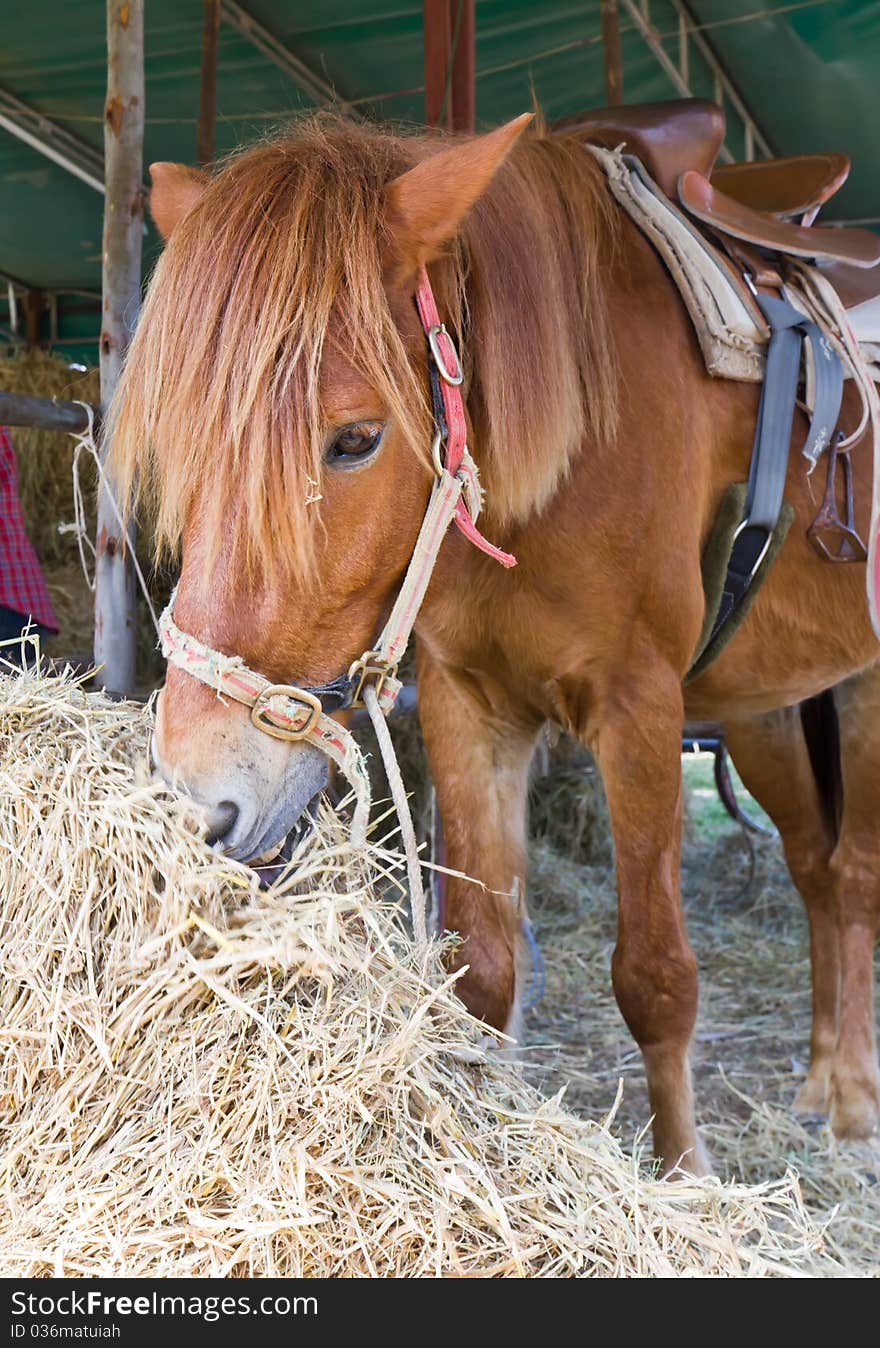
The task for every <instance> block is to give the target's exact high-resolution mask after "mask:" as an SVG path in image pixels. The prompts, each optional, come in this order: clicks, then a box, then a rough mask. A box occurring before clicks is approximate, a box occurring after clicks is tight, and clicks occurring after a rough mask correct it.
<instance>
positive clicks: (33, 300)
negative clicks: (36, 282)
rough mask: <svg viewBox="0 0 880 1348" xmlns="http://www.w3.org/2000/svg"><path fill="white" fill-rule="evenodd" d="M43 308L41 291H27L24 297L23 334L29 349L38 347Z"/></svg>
mask: <svg viewBox="0 0 880 1348" xmlns="http://www.w3.org/2000/svg"><path fill="white" fill-rule="evenodd" d="M43 307H44V300H43V292H42V290H28V291H27V293H26V294H25V297H24V333H25V341H26V342H27V345H28V346H29V347H35V346H39V345H40V329H41V327H42V318H43Z"/></svg>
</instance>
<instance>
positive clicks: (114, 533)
mask: <svg viewBox="0 0 880 1348" xmlns="http://www.w3.org/2000/svg"><path fill="white" fill-rule="evenodd" d="M143 140H144V6H143V0H107V102H106V105H105V108H104V180H105V185H106V195H105V198H104V242H103V257H104V272H103V322H102V325H101V342H100V352H101V406H102V408H103V409H104V411H105V412H106V409H107V407H108V405H109V403H110V399H111V398H112V397H113V392H114V390H115V388H116V384H117V382H118V380H119V371H120V369H121V366H122V359H123V357H124V355H125V349H126V347H127V345H128V340H129V337H130V336H131V332H132V329H133V328H134V325H135V322H136V321H137V315H138V309H139V307H140V293H141V245H142V237H143V215H144V202H143V188H142V180H143V164H142V160H143ZM133 550H134V538H133V537H132V536H129V538H128V539H127V540H124V539H123V537H122V530H121V528H120V525H119V521H118V519H117V516H116V511H115V509H114V507H113V501H112V498H111V496H110V494H109V492H108V490H107V489H106V487H104V485H103V484H102V485H101V487H100V489H99V492H98V537H97V541H96V558H95V662H96V663H97V664H99V665H103V669H102V670H101V672H100V674H99V675H98V679H99V681H100V683H101V685H102V686H103V687H104V688H107V689H108V690H109V691H111V692H114V693H130V692H132V691H133V689H134V656H135V588H134V569H133V567H132V565H131V560H130V552H133Z"/></svg>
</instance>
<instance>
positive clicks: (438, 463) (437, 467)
mask: <svg viewBox="0 0 880 1348" xmlns="http://www.w3.org/2000/svg"><path fill="white" fill-rule="evenodd" d="M444 443H445V441H444V438H443V432H442V431H441V430H438V431H437V433H436V435H435V436H434V443H433V445H432V446H431V458H432V460H433V462H434V472H435V473H436V474H437V476H438V477H442V476H443V474H444V473H445V472H446V468H445V466H444V463H443V460H442V459H441V457H440V446H441V445H442V444H444Z"/></svg>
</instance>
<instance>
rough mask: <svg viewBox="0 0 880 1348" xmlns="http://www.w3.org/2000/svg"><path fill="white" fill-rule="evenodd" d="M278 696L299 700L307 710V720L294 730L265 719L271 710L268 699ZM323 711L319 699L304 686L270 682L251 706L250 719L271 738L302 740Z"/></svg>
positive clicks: (311, 729)
mask: <svg viewBox="0 0 880 1348" xmlns="http://www.w3.org/2000/svg"><path fill="white" fill-rule="evenodd" d="M278 696H281V697H289V698H292V699H293V701H294V702H299V703H300V704H301V705H302V707H303V708H304V710H306V711H308V713H309V715H308V720H307V721H306V723H305V725H304V726H301V727H299V728H298V729H295V730H294V729H286V728H285V727H284V726H279V725H273V724H272V722H271V721H267V720H266V714H267V712H269V711H271V708H270V707H269V700H270V698H273V697H278ZM323 711H324V708H323V707H322V706H321V699H320V698H319V697H315V695H314V693H307V692H306V690H305V688H296V687H294V685H293V684H292V683H270V684H269V685H268V687H267V688H264V689H263V691H262V692H261V693H260V695H259V697H258V698H257V700H256V702H255V703H254V705H253V706H252V707H251V720H252V721H253V723H254V725H255V726H256V727H257V729H258V730H262V731H265V733H266V734H267V735H271V736H272V738H273V739H276V740H302V739H305V737H306V735H310V734H311V732H312V731H313V730H314V728H315V726H316V725H317V724H318V721H319V720H320V718H321V715H322V713H323Z"/></svg>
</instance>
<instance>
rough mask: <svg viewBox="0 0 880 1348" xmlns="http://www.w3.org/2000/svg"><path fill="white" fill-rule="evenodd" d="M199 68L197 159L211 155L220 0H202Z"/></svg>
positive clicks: (205, 161) (206, 161)
mask: <svg viewBox="0 0 880 1348" xmlns="http://www.w3.org/2000/svg"><path fill="white" fill-rule="evenodd" d="M202 14H203V27H202V71H201V79H200V81H199V125H198V151H197V153H198V161H199V163H200V164H210V162H211V160H212V159H213V158H214V127H215V124H216V120H217V33H218V29H219V27H220V0H202Z"/></svg>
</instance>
